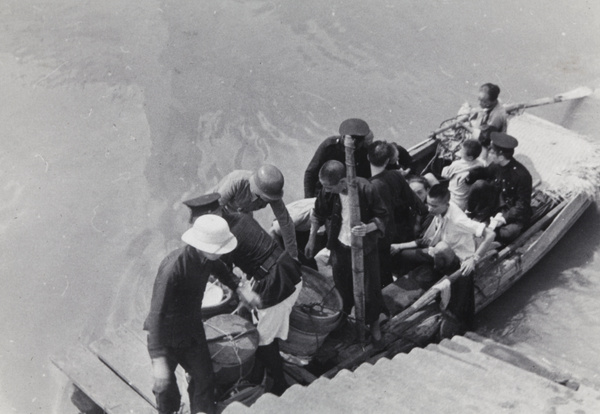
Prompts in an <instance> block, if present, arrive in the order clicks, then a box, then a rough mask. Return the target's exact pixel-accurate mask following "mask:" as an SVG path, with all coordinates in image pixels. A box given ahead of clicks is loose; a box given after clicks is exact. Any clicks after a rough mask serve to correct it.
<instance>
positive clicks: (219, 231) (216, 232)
mask: <svg viewBox="0 0 600 414" xmlns="http://www.w3.org/2000/svg"><path fill="white" fill-rule="evenodd" d="M181 240H183V241H184V242H186V243H187V244H189V245H190V246H192V247H195V248H196V249H198V250H201V251H203V252H206V253H210V254H226V253H229V252H231V251H232V250H233V249H235V247H236V246H237V239H236V238H235V236H234V235H233V234H232V233H231V231H229V225H227V222H226V221H225V220H224V219H223V218H222V217H219V216H216V215H214V214H205V215H204V216H200V217H198V218H197V219H196V221H195V222H194V225H193V226H192V228H191V229H189V230H187V231H186V232H185V233H183V235H182V236H181Z"/></svg>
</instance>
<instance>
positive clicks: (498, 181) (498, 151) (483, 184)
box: [467, 132, 533, 243]
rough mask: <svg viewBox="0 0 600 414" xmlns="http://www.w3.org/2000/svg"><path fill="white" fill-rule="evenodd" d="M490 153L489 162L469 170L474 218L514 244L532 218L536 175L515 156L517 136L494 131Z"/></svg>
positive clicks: (470, 211)
mask: <svg viewBox="0 0 600 414" xmlns="http://www.w3.org/2000/svg"><path fill="white" fill-rule="evenodd" d="M491 141H492V145H491V147H490V151H489V154H488V162H489V165H488V166H487V167H485V168H476V169H474V170H472V171H471V172H470V173H469V177H468V178H467V183H469V184H472V186H471V192H470V194H469V198H468V201H467V210H468V214H469V216H470V217H472V218H473V219H474V220H478V221H482V222H487V221H489V222H490V225H491V227H492V228H494V229H495V230H496V240H498V241H499V242H501V243H510V242H511V241H513V240H514V239H516V238H517V237H518V236H519V234H521V233H522V232H523V229H524V228H525V227H526V226H527V225H528V224H529V220H530V219H531V215H532V211H531V191H532V187H533V185H532V181H533V180H532V178H531V174H530V173H529V171H527V168H525V167H524V166H523V164H521V163H520V162H518V161H517V160H515V159H514V153H515V148H516V147H517V145H519V142H518V141H517V139H516V138H514V137H512V136H510V135H507V134H504V133H501V132H492V134H491Z"/></svg>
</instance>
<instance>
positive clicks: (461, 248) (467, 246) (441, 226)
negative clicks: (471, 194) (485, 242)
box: [426, 201, 485, 262]
mask: <svg viewBox="0 0 600 414" xmlns="http://www.w3.org/2000/svg"><path fill="white" fill-rule="evenodd" d="M430 230H433V232H434V236H433V237H432V245H435V244H437V243H438V242H440V241H443V242H445V243H446V244H448V246H450V248H451V249H452V250H454V253H455V254H456V256H458V258H459V259H460V261H461V262H462V261H463V260H465V259H468V258H469V257H471V256H473V255H474V254H475V250H477V243H476V241H475V238H476V237H481V236H482V235H483V231H484V230H485V223H480V222H478V221H474V220H471V219H470V218H469V217H467V215H466V214H465V212H464V211H462V210H461V209H460V208H459V207H458V206H457V205H456V204H454V203H453V202H452V201H450V205H449V207H448V211H447V212H446V214H445V215H444V216H440V215H437V216H435V217H434V218H433V221H432V222H431V225H430V226H429V228H428V229H427V231H426V233H430Z"/></svg>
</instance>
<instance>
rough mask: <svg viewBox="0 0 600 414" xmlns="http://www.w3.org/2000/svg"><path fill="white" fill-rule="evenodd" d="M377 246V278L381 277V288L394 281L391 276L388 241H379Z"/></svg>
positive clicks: (390, 257)
mask: <svg viewBox="0 0 600 414" xmlns="http://www.w3.org/2000/svg"><path fill="white" fill-rule="evenodd" d="M378 246H379V278H380V279H381V288H382V289H383V288H384V287H386V286H387V285H389V284H390V283H392V282H393V281H394V279H393V278H392V255H391V253H390V243H386V242H380V243H378Z"/></svg>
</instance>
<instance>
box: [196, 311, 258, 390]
mask: <svg viewBox="0 0 600 414" xmlns="http://www.w3.org/2000/svg"><path fill="white" fill-rule="evenodd" d="M204 331H205V332H206V341H207V343H208V350H209V352H210V355H211V359H212V362H213V371H214V373H215V381H216V382H217V383H218V384H229V383H234V382H236V381H238V380H239V379H241V378H244V377H245V376H246V375H248V374H249V373H250V371H252V367H253V366H254V354H255V353H256V349H257V348H258V331H257V330H256V328H255V327H254V325H252V324H251V323H250V322H248V321H247V320H246V319H244V318H242V317H241V316H238V315H230V314H225V315H217V316H213V317H212V318H210V319H208V320H207V321H206V322H204Z"/></svg>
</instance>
